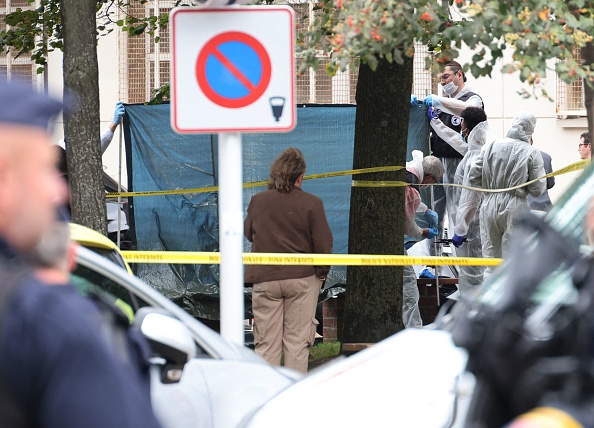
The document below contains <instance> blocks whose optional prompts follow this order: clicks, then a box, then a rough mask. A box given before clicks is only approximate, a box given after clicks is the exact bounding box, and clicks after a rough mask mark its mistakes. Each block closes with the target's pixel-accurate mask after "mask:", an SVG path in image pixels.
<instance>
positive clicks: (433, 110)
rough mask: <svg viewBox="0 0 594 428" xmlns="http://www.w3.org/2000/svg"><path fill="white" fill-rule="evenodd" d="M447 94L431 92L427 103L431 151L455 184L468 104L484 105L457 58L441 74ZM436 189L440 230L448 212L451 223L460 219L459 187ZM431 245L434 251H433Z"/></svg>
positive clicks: (447, 179)
mask: <svg viewBox="0 0 594 428" xmlns="http://www.w3.org/2000/svg"><path fill="white" fill-rule="evenodd" d="M440 79H441V86H442V90H443V92H444V94H445V96H443V97H439V96H437V95H429V96H427V97H426V98H425V99H424V100H423V103H424V104H425V105H426V106H427V107H429V109H428V116H429V124H430V125H431V154H432V155H433V156H436V157H438V158H440V159H441V161H442V163H443V167H444V174H443V183H444V184H447V183H454V181H455V177H456V169H457V168H458V165H459V164H460V161H461V160H462V158H463V157H464V155H465V154H466V152H467V151H468V144H466V142H465V141H464V138H462V136H461V135H460V132H461V130H462V118H461V117H460V115H461V114H462V111H464V109H465V108H466V107H479V108H484V106H483V100H482V99H481V97H480V96H479V95H478V94H476V93H475V92H473V91H472V89H471V88H470V86H469V85H468V83H467V82H466V75H465V74H464V72H463V71H462V66H461V65H460V64H459V63H457V62H456V61H451V62H448V63H447V64H446V65H445V67H444V71H443V73H442V74H441V75H440ZM433 191H434V198H435V203H434V207H433V208H434V209H435V211H436V212H437V215H438V216H439V219H440V225H439V229H440V231H441V230H442V224H443V221H444V219H445V216H444V214H445V211H447V212H448V216H449V223H448V224H449V225H450V228H452V227H453V226H454V224H455V222H456V204H455V193H456V189H455V188H454V187H452V186H436V187H434V189H433ZM432 247H433V246H431V247H430V248H431V250H433V248H432Z"/></svg>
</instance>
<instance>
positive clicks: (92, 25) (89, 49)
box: [60, 0, 107, 234]
mask: <svg viewBox="0 0 594 428" xmlns="http://www.w3.org/2000/svg"><path fill="white" fill-rule="evenodd" d="M96 8H97V1H96V0H61V4H60V11H61V14H62V24H63V34H64V63H63V73H64V97H65V99H66V100H67V101H69V103H70V106H71V110H70V113H66V114H65V115H64V135H65V139H66V142H67V143H66V152H67V155H66V156H67V162H68V181H69V184H70V206H71V209H72V221H73V222H75V223H79V224H82V225H84V226H87V227H90V228H91V229H94V230H97V231H98V232H101V233H103V234H106V233H107V214H106V208H105V188H104V186H103V169H102V165H101V143H100V129H99V71H98V65H97V40H96V28H97V26H96V17H95V13H96Z"/></svg>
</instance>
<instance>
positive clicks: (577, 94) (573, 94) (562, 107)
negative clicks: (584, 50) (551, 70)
mask: <svg viewBox="0 0 594 428" xmlns="http://www.w3.org/2000/svg"><path fill="white" fill-rule="evenodd" d="M573 58H574V59H575V60H576V61H578V62H580V60H581V53H580V48H578V47H574V48H573ZM557 115H558V116H561V117H567V116H586V105H585V102H584V86H583V82H582V80H581V79H580V80H574V81H573V82H571V83H569V84H568V83H565V82H563V81H562V80H561V79H559V78H558V77H557Z"/></svg>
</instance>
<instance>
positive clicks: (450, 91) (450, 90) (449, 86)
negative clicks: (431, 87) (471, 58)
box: [441, 80, 458, 96]
mask: <svg viewBox="0 0 594 428" xmlns="http://www.w3.org/2000/svg"><path fill="white" fill-rule="evenodd" d="M441 88H442V89H443V92H445V94H446V95H449V96H452V95H454V94H455V93H456V91H457V90H458V85H456V84H454V81H453V80H452V81H451V82H449V83H446V84H445V85H443V86H442V87H441Z"/></svg>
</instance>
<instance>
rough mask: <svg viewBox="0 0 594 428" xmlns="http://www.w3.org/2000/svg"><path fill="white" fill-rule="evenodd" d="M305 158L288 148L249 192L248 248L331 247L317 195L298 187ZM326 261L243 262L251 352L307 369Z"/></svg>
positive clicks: (297, 249) (313, 249)
mask: <svg viewBox="0 0 594 428" xmlns="http://www.w3.org/2000/svg"><path fill="white" fill-rule="evenodd" d="M304 174H305V160H304V158H303V154H302V153H301V151H300V150H299V149H294V148H288V149H286V150H285V151H284V152H282V153H281V154H280V155H279V156H278V157H277V158H276V159H275V160H274V162H273V163H272V165H271V167H270V179H269V181H268V190H267V191H264V192H261V193H258V194H256V195H254V196H253V197H252V199H251V201H250V204H249V206H248V209H247V217H246V219H245V224H244V231H245V232H244V233H245V236H246V238H247V239H248V240H249V241H250V242H252V252H254V253H331V252H332V241H333V238H332V232H331V231H330V227H329V226H328V221H327V220H326V214H325V213H324V204H323V203H322V200H321V199H320V198H318V197H317V196H314V195H312V194H310V193H307V192H304V191H303V190H301V184H302V182H303V175H304ZM329 271H330V266H301V265H300V266H272V265H248V266H246V270H245V281H246V282H247V283H253V289H252V309H253V312H254V342H255V348H256V353H257V354H258V355H260V356H261V357H263V358H264V359H265V360H266V361H268V362H269V363H270V364H274V365H280V363H281V353H284V365H285V367H290V368H293V369H296V370H298V371H301V372H304V373H305V372H307V360H308V356H309V347H310V346H311V345H312V344H313V342H314V337H315V332H316V325H317V324H318V321H317V320H316V319H315V313H316V305H317V302H318V296H319V293H320V289H321V287H322V284H323V283H324V280H325V279H326V275H327V274H328V272H329Z"/></svg>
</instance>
